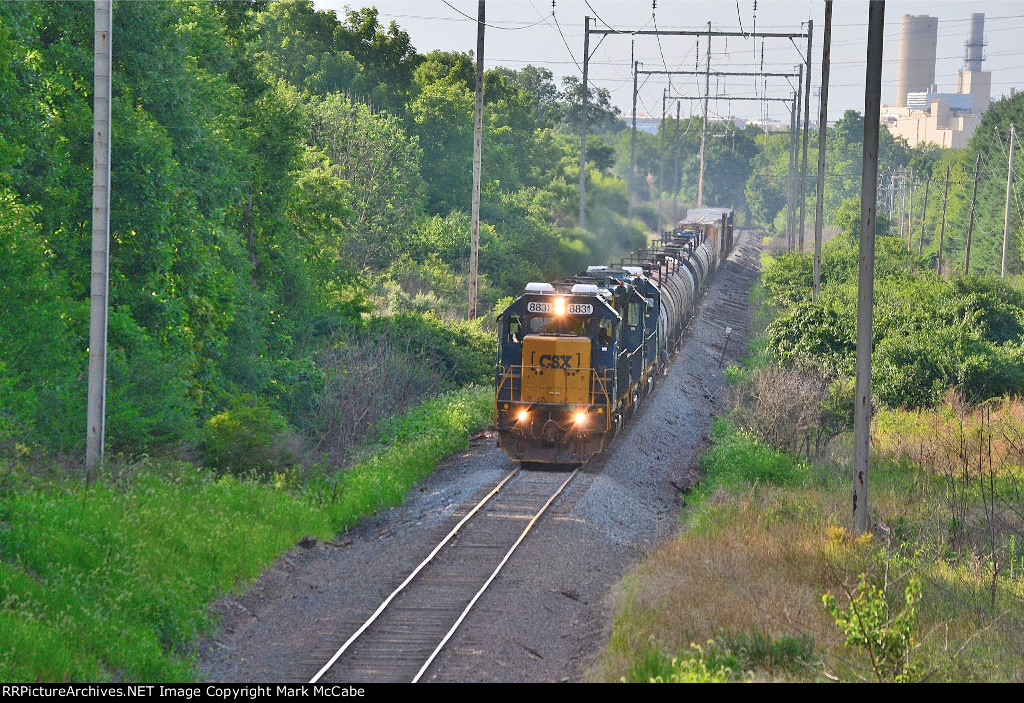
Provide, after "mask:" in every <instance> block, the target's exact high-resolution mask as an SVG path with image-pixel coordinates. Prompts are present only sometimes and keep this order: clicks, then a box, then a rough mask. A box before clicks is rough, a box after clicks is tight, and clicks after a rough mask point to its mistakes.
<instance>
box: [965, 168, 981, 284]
mask: <svg viewBox="0 0 1024 703" xmlns="http://www.w3.org/2000/svg"><path fill="white" fill-rule="evenodd" d="M980 166H981V150H980V149H979V150H978V158H977V159H975V160H974V190H973V192H972V193H971V217H970V219H969V220H968V221H967V250H966V251H965V252H964V273H970V270H971V233H972V232H973V231H974V203H975V201H976V199H977V197H978V168H979V167H980Z"/></svg>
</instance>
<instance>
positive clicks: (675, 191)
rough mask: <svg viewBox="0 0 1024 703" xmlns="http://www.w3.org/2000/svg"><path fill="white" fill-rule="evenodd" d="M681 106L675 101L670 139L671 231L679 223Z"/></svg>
mask: <svg viewBox="0 0 1024 703" xmlns="http://www.w3.org/2000/svg"><path fill="white" fill-rule="evenodd" d="M681 106H682V103H680V102H679V101H678V100H676V134H675V136H674V137H673V138H672V152H673V161H674V165H673V166H672V229H673V230H674V229H675V228H676V223H677V222H679V212H678V210H676V199H677V197H678V195H679V185H680V184H679V115H680V112H679V109H680V107H681Z"/></svg>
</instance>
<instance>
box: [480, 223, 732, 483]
mask: <svg viewBox="0 0 1024 703" xmlns="http://www.w3.org/2000/svg"><path fill="white" fill-rule="evenodd" d="M732 240H733V212H732V210H731V209H730V208H704V209H700V210H690V211H689V212H688V213H687V216H686V218H685V219H683V220H682V221H680V222H679V223H678V225H677V226H676V227H675V228H674V229H673V230H672V231H671V232H665V233H663V234H661V235H660V236H659V237H657V238H656V239H655V240H654V242H652V244H651V246H650V248H648V249H645V250H642V251H638V252H636V253H635V254H633V255H631V256H629V257H627V258H625V259H623V260H622V262H621V263H620V264H619V265H618V266H591V267H589V268H588V269H587V270H586V271H585V272H583V273H580V274H577V275H575V276H571V277H569V278H565V279H562V280H559V281H553V282H550V283H529V284H528V285H527V286H526V292H525V294H524V295H522V296H520V297H519V298H518V299H516V301H515V302H514V303H512V304H511V305H509V306H508V308H506V309H505V310H504V312H502V313H501V315H500V317H499V318H498V323H499V324H498V364H497V373H496V380H495V386H496V392H495V427H496V428H497V430H498V443H499V446H501V447H502V448H503V449H504V450H505V452H507V453H508V455H509V456H510V457H511V458H512V459H513V460H515V461H519V462H524V463H545V464H582V463H585V462H586V461H588V460H589V459H590V458H591V457H593V456H594V455H595V454H597V453H599V452H601V451H603V450H604V448H605V447H606V446H607V443H608V442H609V441H610V440H611V438H612V437H613V436H614V435H615V433H616V432H617V431H618V430H619V429H620V428H621V427H622V426H623V424H625V423H626V422H627V421H628V420H629V418H630V417H631V416H632V414H633V413H634V412H635V411H636V408H637V406H638V405H639V404H640V402H641V400H642V398H643V397H644V396H645V395H646V394H647V393H649V392H650V391H651V390H652V388H653V385H654V380H655V375H656V374H657V373H658V372H659V371H660V370H661V369H663V368H664V366H665V365H666V364H667V363H668V359H669V356H670V355H671V354H672V353H673V352H674V351H676V350H677V349H678V348H679V346H680V344H681V341H682V337H683V332H684V330H685V329H686V326H687V323H688V322H689V320H690V316H691V315H692V314H693V311H694V308H695V306H696V303H697V300H698V298H699V296H700V295H701V293H702V292H703V291H704V289H705V288H706V286H707V284H708V282H709V280H710V278H711V275H712V274H713V273H714V272H715V270H716V269H717V268H718V266H719V265H720V264H721V263H722V262H723V261H724V260H725V257H726V255H727V254H728V253H729V251H730V250H731V249H732Z"/></svg>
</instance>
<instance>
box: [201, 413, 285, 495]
mask: <svg viewBox="0 0 1024 703" xmlns="http://www.w3.org/2000/svg"><path fill="white" fill-rule="evenodd" d="M205 430H206V433H205V441H204V443H203V450H204V456H205V459H206V463H207V464H208V465H209V466H212V467H214V468H217V469H221V470H225V471H231V472H232V473H235V474H243V473H246V472H248V471H250V470H255V471H257V472H259V473H260V474H262V475H264V476H268V475H269V474H270V473H271V472H272V471H273V470H274V469H281V468H284V467H287V466H289V465H290V464H293V463H295V461H296V460H297V459H298V452H297V451H295V445H294V441H293V439H292V437H291V435H290V433H289V431H288V423H286V422H285V420H284V418H283V417H281V416H280V415H279V414H278V413H276V412H274V411H273V410H271V409H270V408H267V407H265V406H263V405H259V404H254V403H253V399H252V396H249V395H245V396H240V397H239V398H236V399H235V400H233V401H232V404H231V408H230V409H229V410H225V411H223V412H220V413H217V414H216V415H214V416H213V417H211V418H210V419H209V420H207V421H206V426H205Z"/></svg>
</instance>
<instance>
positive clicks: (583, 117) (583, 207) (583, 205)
mask: <svg viewBox="0 0 1024 703" xmlns="http://www.w3.org/2000/svg"><path fill="white" fill-rule="evenodd" d="M589 68H590V18H589V17H584V18H583V105H582V108H581V110H580V229H586V228H587V94H588V90H589V87H590V86H588V85H587V73H588V71H589Z"/></svg>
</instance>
